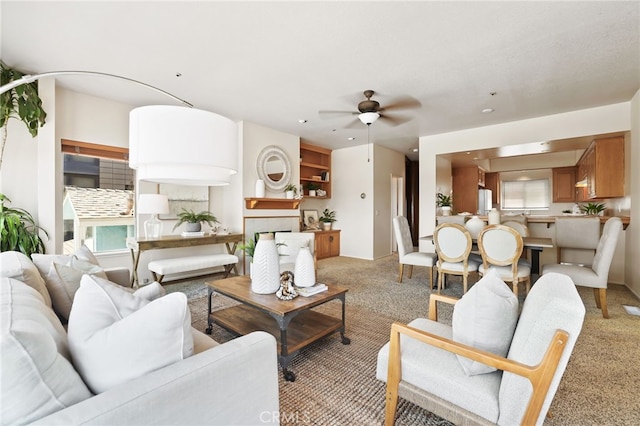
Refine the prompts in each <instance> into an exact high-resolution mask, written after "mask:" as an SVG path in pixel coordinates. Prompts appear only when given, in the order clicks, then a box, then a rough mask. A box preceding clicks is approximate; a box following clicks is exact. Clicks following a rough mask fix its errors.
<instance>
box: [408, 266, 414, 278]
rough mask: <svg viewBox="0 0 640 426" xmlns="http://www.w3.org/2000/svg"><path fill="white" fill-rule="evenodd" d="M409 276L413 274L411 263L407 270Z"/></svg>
mask: <svg viewBox="0 0 640 426" xmlns="http://www.w3.org/2000/svg"><path fill="white" fill-rule="evenodd" d="M407 272H408V275H409V278H411V274H413V265H409V270H408V271H407Z"/></svg>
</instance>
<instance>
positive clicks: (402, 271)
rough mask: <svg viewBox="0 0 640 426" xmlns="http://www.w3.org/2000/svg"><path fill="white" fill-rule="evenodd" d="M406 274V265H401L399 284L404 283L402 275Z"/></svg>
mask: <svg viewBox="0 0 640 426" xmlns="http://www.w3.org/2000/svg"><path fill="white" fill-rule="evenodd" d="M403 273H404V265H403V264H402V263H401V264H400V276H399V277H398V282H399V283H401V282H402V274H403Z"/></svg>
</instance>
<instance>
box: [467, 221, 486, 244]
mask: <svg viewBox="0 0 640 426" xmlns="http://www.w3.org/2000/svg"><path fill="white" fill-rule="evenodd" d="M485 225H486V223H484V220H482V219H480V218H479V217H478V216H471V219H469V220H468V221H467V223H465V224H464V227H465V228H467V231H469V233H470V234H471V238H472V239H474V240H475V239H476V238H478V234H480V231H482V229H483V228H484V227H485Z"/></svg>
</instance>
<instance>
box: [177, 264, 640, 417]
mask: <svg viewBox="0 0 640 426" xmlns="http://www.w3.org/2000/svg"><path fill="white" fill-rule="evenodd" d="M397 274H398V263H397V258H396V257H395V256H391V257H388V258H384V259H381V260H377V261H366V260H358V259H350V258H343V257H340V258H330V259H325V260H321V261H320V262H319V271H318V280H319V281H321V282H327V283H335V284H338V285H341V286H343V287H347V288H348V289H349V292H348V293H347V333H346V335H347V336H348V337H349V338H350V339H351V344H350V345H342V344H341V343H340V336H339V334H334V335H331V336H328V337H327V338H325V339H323V340H321V341H319V342H316V343H314V344H313V345H311V346H310V347H308V348H306V349H304V350H302V351H301V352H300V354H299V355H298V356H297V357H296V358H295V359H294V360H293V361H292V363H291V365H290V369H291V370H292V371H294V372H295V373H296V375H297V379H296V381H295V382H286V381H284V380H283V379H282V377H280V407H281V420H282V424H284V425H287V424H301V423H302V424H314V425H345V424H354V425H355V424H358V425H378V424H382V422H383V415H384V384H383V383H381V382H379V381H377V380H376V379H375V365H376V355H377V352H378V350H379V349H380V347H381V346H382V345H383V344H384V343H386V342H387V341H388V339H389V327H390V324H391V323H392V322H393V321H399V322H408V321H410V320H412V319H414V318H417V317H426V315H427V307H428V303H427V302H428V298H429V294H430V290H429V288H428V286H427V285H426V282H427V272H426V268H415V271H414V275H413V277H412V278H411V279H407V278H406V276H405V279H404V281H403V283H402V284H398V283H397V277H398V275H397ZM405 274H406V273H405ZM167 290H169V291H184V292H186V293H187V294H188V295H189V297H190V306H191V312H192V320H193V324H194V326H195V327H196V328H198V329H201V330H204V328H205V327H206V310H207V302H206V297H205V296H206V287H205V286H204V284H203V282H202V281H194V282H188V283H182V284H176V285H168V286H167ZM461 291H462V290H461V284H459V283H456V282H452V283H451V284H450V286H449V288H447V289H446V291H445V292H446V293H449V294H460V293H461ZM579 292H580V294H581V296H582V299H583V301H584V302H585V306H586V308H587V315H586V318H585V323H584V327H583V331H582V334H581V335H580V338H579V339H578V342H577V344H576V348H575V349H574V352H573V355H572V358H571V360H570V362H569V365H568V367H567V370H566V372H565V375H564V377H563V380H562V382H561V385H560V388H559V389H558V392H557V393H556V396H555V399H554V401H553V404H552V406H551V411H552V414H553V417H552V418H550V419H547V421H546V422H545V424H548V425H608V424H610V425H636V424H640V397H639V396H638V379H639V378H640V317H634V316H631V315H628V314H627V313H626V312H625V311H624V309H623V307H622V305H623V304H626V305H635V306H638V305H640V302H639V301H638V300H637V299H636V298H635V297H634V296H633V295H632V294H631V293H630V292H629V291H628V290H627V289H626V288H624V287H622V286H615V285H614V286H611V287H610V289H609V291H608V299H609V313H610V315H611V318H610V319H609V320H605V319H603V318H602V315H601V314H600V311H599V310H598V309H596V307H595V303H594V300H593V291H592V290H590V289H582V288H579ZM232 303H235V302H233V301H231V300H230V299H228V298H226V297H223V296H219V295H218V296H215V297H214V309H219V308H220V307H223V306H229V305H230V304H232ZM321 309H322V310H323V311H325V312H328V313H331V314H334V315H336V316H337V315H339V310H340V303H339V302H337V301H334V302H330V303H329V304H327V305H325V306H323V307H321ZM439 314H440V319H441V321H443V322H450V318H451V310H450V309H446V308H444V309H440V312H439ZM212 337H213V338H214V339H216V340H217V341H220V342H224V341H227V340H229V339H232V338H233V337H234V336H233V335H231V334H230V333H228V332H226V331H224V330H222V329H221V328H219V327H217V326H214V331H213V335H212ZM280 376H281V375H280ZM396 424H398V425H424V424H427V425H441V424H449V423H448V422H446V421H445V420H442V419H440V418H438V417H436V416H434V415H432V414H431V413H429V412H427V411H426V410H423V409H421V408H420V407H416V406H415V405H413V404H411V403H409V402H406V401H401V403H400V406H399V409H398V414H397V423H396Z"/></svg>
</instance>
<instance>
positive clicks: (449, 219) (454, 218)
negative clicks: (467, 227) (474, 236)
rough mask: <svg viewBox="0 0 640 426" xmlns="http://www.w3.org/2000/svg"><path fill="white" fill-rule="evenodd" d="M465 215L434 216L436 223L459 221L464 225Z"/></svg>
mask: <svg viewBox="0 0 640 426" xmlns="http://www.w3.org/2000/svg"><path fill="white" fill-rule="evenodd" d="M465 219H466V216H461V215H459V214H457V215H453V216H438V217H436V225H441V224H443V223H459V224H460V225H464V222H465Z"/></svg>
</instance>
